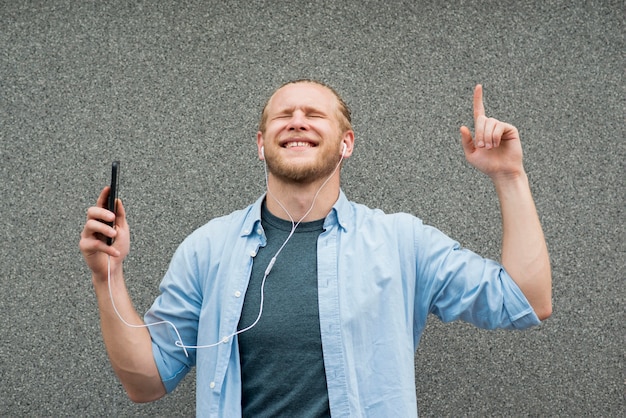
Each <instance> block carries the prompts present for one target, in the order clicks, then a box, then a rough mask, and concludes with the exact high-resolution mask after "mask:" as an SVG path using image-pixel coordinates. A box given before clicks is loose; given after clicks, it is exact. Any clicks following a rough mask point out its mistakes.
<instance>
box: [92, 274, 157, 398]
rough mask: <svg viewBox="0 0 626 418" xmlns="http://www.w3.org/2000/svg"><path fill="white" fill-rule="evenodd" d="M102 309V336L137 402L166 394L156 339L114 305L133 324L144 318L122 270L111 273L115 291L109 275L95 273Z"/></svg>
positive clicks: (99, 304)
mask: <svg viewBox="0 0 626 418" xmlns="http://www.w3.org/2000/svg"><path fill="white" fill-rule="evenodd" d="M93 283H94V289H95V292H96V297H97V300H98V308H99V310H100V324H101V328H102V337H103V339H104V343H105V345H106V349H107V353H108V355H109V359H110V361H111V365H112V367H113V370H114V371H115V373H116V374H117V376H118V378H119V379H120V381H121V382H122V385H123V386H124V388H125V389H126V392H127V393H128V396H129V398H130V399H131V400H133V401H134V402H149V401H152V400H155V399H158V398H160V397H162V396H163V395H165V388H164V386H163V383H162V382H161V378H160V375H159V372H158V369H157V367H156V363H155V362H154V357H153V355H152V342H151V338H150V333H149V332H148V329H147V328H146V327H131V326H128V325H127V324H125V323H124V322H122V320H121V319H120V318H119V317H118V315H117V313H116V312H115V310H114V308H113V302H114V303H115V307H116V308H117V311H118V312H119V314H120V316H121V317H122V318H123V319H124V321H126V322H127V323H129V324H133V325H140V324H143V323H144V322H143V320H142V319H141V317H140V316H139V314H138V313H137V311H136V310H135V308H134V307H133V304H132V301H131V299H130V296H129V295H128V291H127V289H126V285H125V282H124V278H123V275H122V273H121V272H120V273H117V274H116V273H113V274H112V275H111V294H112V295H113V299H114V300H113V301H111V296H110V293H109V286H108V283H107V280H106V278H105V279H104V280H103V278H100V277H93Z"/></svg>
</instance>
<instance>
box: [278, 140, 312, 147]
mask: <svg viewBox="0 0 626 418" xmlns="http://www.w3.org/2000/svg"><path fill="white" fill-rule="evenodd" d="M314 146H315V144H313V143H311V142H307V141H288V142H285V143H284V144H283V148H313V147H314Z"/></svg>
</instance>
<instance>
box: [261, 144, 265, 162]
mask: <svg viewBox="0 0 626 418" xmlns="http://www.w3.org/2000/svg"><path fill="white" fill-rule="evenodd" d="M261 157H262V158H261V159H262V160H264V159H265V147H264V146H261Z"/></svg>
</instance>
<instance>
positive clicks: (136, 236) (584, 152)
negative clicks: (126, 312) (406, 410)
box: [0, 0, 625, 416]
mask: <svg viewBox="0 0 626 418" xmlns="http://www.w3.org/2000/svg"><path fill="white" fill-rule="evenodd" d="M0 28H1V29H0V45H1V48H0V179H1V181H0V196H1V199H0V214H1V216H0V219H1V220H2V228H1V229H2V233H0V237H1V239H0V249H1V250H0V271H1V273H0V336H1V337H0V382H2V383H0V385H1V387H2V389H1V390H0V392H1V394H0V415H13V416H19V415H30V416H43V415H45V416H60V415H86V416H115V415H120V416H129V415H159V416H172V415H186V416H191V415H193V414H194V403H195V398H194V396H195V395H194V387H195V376H194V375H191V376H188V378H187V379H186V380H185V382H184V383H183V384H182V386H180V387H179V388H178V389H177V390H176V391H175V392H174V393H173V394H171V395H170V396H168V397H166V398H165V399H163V400H161V401H158V402H156V403H153V404H148V405H134V404H132V403H131V402H129V401H128V400H127V399H126V398H125V395H124V393H123V390H122V388H121V386H120V385H119V383H118V382H117V380H116V379H115V377H114V375H113V373H112V371H111V369H110V366H109V364H108V360H107V357H106V353H105V350H104V346H103V344H102V340H101V337H100V333H99V325H98V314H97V310H96V305H95V298H94V295H93V292H92V288H91V283H90V275H89V272H88V270H87V268H86V267H85V265H84V263H83V261H82V258H81V255H80V253H79V251H78V245H77V244H78V239H79V233H80V230H81V229H82V225H83V222H84V218H85V211H86V209H87V207H88V206H90V205H92V204H93V203H94V201H95V199H96V196H97V194H98V192H99V190H100V189H101V188H102V187H103V186H104V185H105V184H106V182H107V181H108V176H109V164H110V161H111V160H112V159H114V158H119V159H121V160H122V164H123V166H122V181H121V191H120V194H121V197H122V198H123V199H124V201H125V205H126V207H127V211H128V214H129V215H128V216H129V222H130V224H131V228H132V231H131V232H132V250H131V254H130V256H129V257H128V259H127V261H126V273H127V279H128V284H129V288H130V292H131V295H132V297H133V299H134V301H135V304H136V306H137V308H138V310H140V311H144V310H145V309H147V307H148V306H149V305H150V303H151V302H152V300H153V299H154V297H155V296H156V294H157V286H158V283H159V281H160V279H161V277H162V275H163V273H164V271H165V269H166V267H167V264H168V262H169V258H170V257H171V255H172V252H173V251H174V249H175V248H176V246H177V245H178V243H179V242H180V241H181V240H182V239H183V238H184V237H185V236H186V235H187V234H188V233H189V232H191V231H192V230H193V229H195V228H196V227H198V226H200V225H202V224H204V223H205V222H206V221H207V220H208V219H210V218H212V217H215V216H218V215H222V214H225V213H228V212H230V211H232V210H234V209H237V208H240V207H242V206H244V205H246V204H247V203H249V202H251V201H252V200H253V199H255V198H256V197H258V196H259V195H260V194H261V193H262V192H263V188H264V184H263V169H262V166H261V165H260V163H259V162H258V161H257V159H256V148H255V132H256V123H257V120H258V115H259V112H260V108H261V106H262V104H263V102H264V100H265V98H266V97H267V95H268V93H269V92H270V91H271V90H273V89H274V88H275V87H276V86H278V85H279V84H281V83H282V82H283V81H286V80H289V79H293V78H300V77H312V78H318V79H322V80H325V81H327V82H329V83H330V84H331V85H333V86H335V87H336V88H337V90H339V91H340V92H341V93H342V94H343V95H344V97H345V99H346V101H347V102H348V103H349V104H350V105H351V107H352V109H353V114H354V122H355V123H354V124H355V130H356V136H357V145H356V146H357V148H356V154H355V155H354V156H353V158H351V159H350V161H349V162H348V163H347V164H346V167H345V170H344V185H343V187H344V190H345V192H346V193H347V195H348V196H349V197H350V198H351V199H352V200H356V201H359V202H362V203H365V204H367V205H369V206H373V207H380V208H382V209H384V210H385V211H388V212H396V211H405V212H410V213H413V214H416V215H417V216H419V217H421V218H423V219H424V221H425V222H427V223H430V224H434V225H436V226H438V227H439V228H440V229H442V230H443V231H444V232H446V233H448V234H450V235H451V236H453V237H455V238H456V239H458V240H459V241H460V242H461V243H462V244H463V245H465V246H467V247H470V248H472V249H474V250H476V251H477V252H479V253H482V254H484V255H486V256H490V257H496V258H497V257H498V253H499V245H500V244H499V240H500V234H501V230H500V225H499V215H498V206H497V202H496V198H495V194H494V191H493V190H492V186H491V184H490V183H489V181H488V180H487V179H486V178H484V177H483V176H481V175H480V174H479V173H477V172H476V171H475V170H473V169H471V168H470V167H469V166H468V165H467V164H466V163H465V162H464V158H463V155H462V150H461V148H460V145H459V134H458V128H459V126H460V125H461V124H464V123H471V122H472V113H471V112H472V109H471V97H472V87H473V85H474V84H475V83H477V82H481V83H483V84H484V88H485V101H486V107H487V111H488V113H489V114H490V115H492V116H494V117H498V118H501V119H503V120H506V121H509V122H511V123H513V124H515V125H516V126H518V128H519V130H520V132H521V135H522V140H523V143H524V150H525V157H526V168H527V171H528V173H529V175H530V179H531V182H532V189H533V193H534V196H535V198H536V202H537V206H538V210H539V213H540V216H541V219H542V222H543V224H544V227H545V232H546V235H547V240H548V244H549V247H550V251H551V254H552V262H553V271H554V314H553V316H552V318H551V319H549V320H548V321H546V322H545V323H544V324H543V325H542V326H540V327H538V328H536V329H533V330H531V331H528V332H523V333H522V332H499V331H498V332H487V331H481V330H476V329H474V328H472V327H470V326H467V325H465V324H460V323H459V324H441V323H439V322H438V321H437V320H435V319H434V318H433V320H431V321H430V322H429V325H428V328H427V330H426V334H425V336H424V338H423V340H422V344H421V346H420V348H419V349H418V351H417V353H416V382H417V395H418V399H419V405H420V412H421V414H422V415H423V416H444V415H449V416H460V415H470V416H483V415H533V416H548V415H561V416H582V415H596V416H600V415H603V416H616V415H620V414H621V415H623V414H624V395H623V394H624V369H623V364H624V345H623V344H624V303H623V300H624V278H625V277H624V276H625V269H624V249H625V248H624V223H623V219H624V162H623V161H624V157H625V147H624V60H623V56H624V38H623V34H624V32H623V30H624V3H623V2H622V1H589V2H582V1H580V2H579V1H576V2H569V1H520V2H517V1H501V0H497V1H496V0H489V1H481V2H478V1H477V2H470V1H462V0H452V1H447V2H443V1H442V2H435V1H428V2H427V1H414V2H411V1H404V2H399V1H378V2H377V1H364V2H363V1H355V0H349V1H345V2H335V1H323V2H309V1H307V2H305V1H276V2H274V1H272V2H261V1H246V2H223V1H206V2H205V1H181V2H176V1H156V0H154V1H142V2H126V1H102V2H100V1H70V0H66V1H53V0H52V1H0Z"/></svg>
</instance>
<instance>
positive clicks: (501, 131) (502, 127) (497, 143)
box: [493, 122, 507, 147]
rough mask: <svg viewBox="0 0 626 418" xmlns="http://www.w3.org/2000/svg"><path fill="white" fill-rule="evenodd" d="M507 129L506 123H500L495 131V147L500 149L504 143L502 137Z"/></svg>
mask: <svg viewBox="0 0 626 418" xmlns="http://www.w3.org/2000/svg"><path fill="white" fill-rule="evenodd" d="M506 127H507V124H506V123H502V122H498V123H497V124H496V126H495V127H494V129H493V146H494V147H499V146H500V143H502V135H503V134H504V131H505V129H506Z"/></svg>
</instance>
